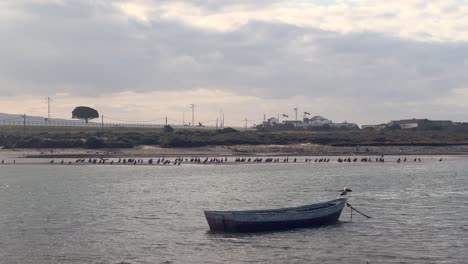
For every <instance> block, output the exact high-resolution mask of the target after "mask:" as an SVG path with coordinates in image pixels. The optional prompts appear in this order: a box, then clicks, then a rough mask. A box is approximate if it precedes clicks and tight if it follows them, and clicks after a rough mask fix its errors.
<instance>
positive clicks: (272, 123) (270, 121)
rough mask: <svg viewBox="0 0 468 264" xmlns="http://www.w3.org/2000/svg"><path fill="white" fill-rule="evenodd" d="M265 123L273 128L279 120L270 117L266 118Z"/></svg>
mask: <svg viewBox="0 0 468 264" xmlns="http://www.w3.org/2000/svg"><path fill="white" fill-rule="evenodd" d="M267 123H268V125H270V126H274V125H276V124H278V123H279V120H278V118H276V117H271V118H268V120H267Z"/></svg>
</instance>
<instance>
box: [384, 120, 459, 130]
mask: <svg viewBox="0 0 468 264" xmlns="http://www.w3.org/2000/svg"><path fill="white" fill-rule="evenodd" d="M395 125H399V126H400V127H401V129H444V128H448V127H451V126H453V125H454V124H453V122H452V121H450V120H429V119H416V118H413V119H403V120H394V121H390V123H388V125H387V126H388V127H391V126H395Z"/></svg>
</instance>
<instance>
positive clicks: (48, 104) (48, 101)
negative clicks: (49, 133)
mask: <svg viewBox="0 0 468 264" xmlns="http://www.w3.org/2000/svg"><path fill="white" fill-rule="evenodd" d="M46 100H47V121H48V122H50V97H49V96H47V97H46Z"/></svg>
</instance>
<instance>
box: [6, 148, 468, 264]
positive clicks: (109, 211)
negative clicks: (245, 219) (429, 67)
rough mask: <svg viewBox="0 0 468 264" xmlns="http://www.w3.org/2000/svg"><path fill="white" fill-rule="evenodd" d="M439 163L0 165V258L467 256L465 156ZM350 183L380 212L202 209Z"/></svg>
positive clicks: (409, 259)
mask: <svg viewBox="0 0 468 264" xmlns="http://www.w3.org/2000/svg"><path fill="white" fill-rule="evenodd" d="M389 159H394V160H395V159H396V158H387V160H389ZM335 160H336V159H335ZM437 160H438V157H437V158H430V157H423V161H422V162H420V163H413V162H411V163H401V164H396V163H390V162H388V163H387V162H386V163H384V164H377V163H370V164H369V163H354V164H340V163H328V164H256V165H223V166H216V165H205V166H200V165H183V166H171V167H148V166H138V167H133V166H115V165H114V166H48V165H24V166H0V263H39V264H40V263H119V262H122V261H124V262H128V263H366V262H369V263H467V262H466V261H467V258H468V158H466V157H445V158H444V161H443V162H438V161H437ZM344 186H349V187H351V188H352V189H353V190H354V192H353V193H352V195H351V198H350V203H351V204H353V205H354V206H355V207H356V208H358V209H360V210H362V211H363V212H365V213H367V214H369V215H371V216H373V218H372V219H365V218H363V217H360V216H358V215H356V214H354V215H353V222H349V214H350V212H349V209H345V210H344V211H343V214H342V216H341V221H342V223H340V224H338V225H335V226H328V227H324V228H315V229H297V230H293V231H286V232H271V233H261V234H212V233H210V232H208V225H207V223H206V221H205V218H204V215H203V210H204V209H254V208H274V207H280V206H281V207H283V206H294V205H302V204H308V203H313V202H319V201H323V200H326V199H331V198H334V197H335V196H336V194H337V192H336V191H337V190H338V189H341V188H342V187H344Z"/></svg>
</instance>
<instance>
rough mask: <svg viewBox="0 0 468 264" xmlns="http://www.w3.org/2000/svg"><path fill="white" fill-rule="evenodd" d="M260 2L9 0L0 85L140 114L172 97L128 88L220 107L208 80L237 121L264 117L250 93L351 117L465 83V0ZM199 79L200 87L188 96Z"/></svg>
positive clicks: (426, 101)
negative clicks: (460, 1) (197, 93)
mask: <svg viewBox="0 0 468 264" xmlns="http://www.w3.org/2000/svg"><path fill="white" fill-rule="evenodd" d="M251 2H252V1H191V2H180V1H179V2H174V1H124V0H120V1H92V2H89V1H67V0H61V1H58V0H55V1H52V0H41V1H32V2H31V1H7V2H2V3H0V7H5V8H0V10H1V11H0V34H1V35H2V36H4V38H3V39H4V41H3V42H2V43H1V44H0V45H1V49H0V57H1V58H2V60H0V92H1V94H2V95H3V96H10V97H11V98H19V97H18V96H20V95H29V96H33V97H38V98H42V97H43V96H45V95H54V94H67V95H69V97H70V98H73V97H74V98H82V99H83V100H84V99H86V100H87V101H86V102H88V104H89V102H95V101H96V102H101V103H102V102H103V100H105V99H106V98H107V99H108V100H112V104H113V105H116V107H114V108H113V109H111V110H109V111H111V112H114V113H116V114H115V115H117V113H118V115H122V116H126V114H125V113H124V112H125V111H127V112H128V113H133V114H134V115H135V116H136V117H140V116H143V115H144V114H143V113H146V115H147V114H149V113H154V112H155V111H161V112H164V111H166V112H167V111H169V112H170V111H172V110H168V109H165V108H164V107H168V108H169V109H172V106H171V105H170V104H169V103H167V102H164V103H161V104H160V105H161V107H158V108H157V109H154V108H151V107H148V105H149V102H147V101H145V102H147V103H145V104H143V101H144V100H143V99H144V98H141V97H139V98H135V97H134V96H133V95H132V94H139V95H143V96H142V97H146V96H149V95H151V94H153V95H155V94H159V93H161V95H164V96H165V98H167V100H174V102H177V104H179V103H180V102H179V100H176V99H177V97H187V98H188V99H187V100H186V101H184V102H183V104H187V103H188V102H189V101H190V102H191V103H192V102H193V103H195V104H200V105H201V104H203V103H206V104H212V105H215V106H214V107H213V109H211V108H210V111H213V113H217V112H218V111H219V110H218V109H219V108H220V107H221V106H220V103H218V104H217V103H216V100H214V101H211V102H210V101H206V100H204V99H205V96H207V95H208V94H209V92H208V91H212V92H213V93H214V94H216V93H219V92H222V93H225V94H228V96H227V97H226V98H228V99H229V98H231V99H230V100H232V105H233V109H234V108H238V109H242V111H237V112H239V113H238V115H239V117H237V119H241V118H244V117H243V116H252V115H254V114H253V111H251V110H250V109H249V104H250V103H251V105H257V106H258V105H262V104H263V105H273V106H275V105H276V104H277V105H281V106H282V107H284V108H285V109H290V108H292V107H294V105H295V104H301V105H302V106H301V107H303V108H308V109H310V108H314V109H312V110H313V111H317V112H321V111H327V112H328V113H330V114H329V115H331V117H333V118H335V119H337V120H340V119H347V120H351V116H348V115H347V114H346V113H343V112H344V111H343V108H345V107H346V108H348V109H353V111H356V113H357V115H363V116H362V117H355V119H357V120H363V122H364V120H375V117H376V116H381V117H382V118H383V117H384V116H385V117H387V116H389V115H388V114H387V113H385V111H394V112H393V113H399V112H401V113H402V114H401V116H402V117H403V116H404V113H407V114H408V115H409V114H412V113H416V112H417V111H416V110H417V108H418V107H421V105H425V106H427V105H430V104H431V102H434V100H435V99H436V98H445V100H452V99H454V97H453V95H455V94H457V93H459V90H457V89H462V88H464V87H468V76H467V75H466V70H467V69H468V59H466V58H468V43H467V42H466V39H468V38H466V36H465V34H466V31H465V29H464V28H463V25H465V26H466V25H468V23H465V22H466V16H462V15H463V14H465V13H466V11H467V9H466V7H465V6H463V5H457V4H456V1H431V2H430V3H424V2H423V1H417V0H411V1H404V2H403V1H396V0H394V1H388V2H385V3H386V4H382V3H383V2H380V1H347V0H346V1H345V0H340V1H338V0H337V1H321V2H320V4H314V3H312V2H310V1H288V2H285V1H255V4H251ZM377 2H379V3H377ZM442 17H443V18H444V19H441V18H442ZM419 19H422V20H419ZM431 19H432V20H434V21H439V22H438V25H434V23H432V22H430V23H429V22H428V21H429V20H431ZM413 22H414V23H413ZM426 22H427V24H425V23H426ZM464 23H465V24H464ZM454 30H455V31H457V32H458V34H454ZM466 30H468V28H467V29H466ZM200 89H202V90H203V91H205V92H204V93H203V94H204V96H203V98H199V97H194V95H193V94H191V91H198V90H200ZM168 93H177V94H178V95H177V96H171V97H168V95H167V94H168ZM117 95H119V96H117ZM59 98H61V97H59ZM148 98H152V99H153V100H154V99H155V96H149V97H148ZM206 98H211V97H206ZM234 98H237V99H236V100H240V99H239V98H243V99H242V100H244V99H245V100H247V99H246V98H255V100H253V101H249V100H247V101H248V102H249V104H244V103H239V102H238V101H235V100H234ZM215 99H217V98H216V97H215ZM41 100H42V99H41ZM115 100H117V102H122V103H120V104H114V102H116V101H115ZM167 100H165V101H167ZM196 100H199V101H200V102H202V103H198V102H196ZM67 102H69V103H70V104H75V103H78V101H77V100H72V99H70V101H67ZM124 102H126V103H124ZM223 102H224V103H223V104H224V105H228V104H229V100H226V101H223ZM319 102H321V103H319ZM140 104H142V105H145V106H142V107H140V106H139V105H140ZM444 104H445V105H446V104H447V101H446V102H444ZM317 105H320V106H321V107H323V110H321V109H315V107H316V106H317ZM395 105H398V107H393V106H395ZM431 105H432V107H436V106H434V105H433V104H431ZM362 106H366V107H367V109H368V110H367V111H366V109H365V108H362ZM401 106H404V107H403V108H402V107H401ZM69 107H70V106H69ZM8 109H9V108H7V107H6V106H2V107H1V108H0V111H5V112H8ZM109 109H110V108H109ZM119 109H120V110H119ZM122 109H123V110H122ZM268 109H270V108H265V110H264V111H265V112H271V110H268ZM272 109H274V107H272ZM415 109H416V110H415ZM434 109H435V108H434ZM456 109H460V110H461V109H462V108H461V107H458V108H456ZM452 110H453V109H452ZM31 111H36V110H33V109H31ZM67 111H68V110H67ZM177 111H179V112H180V110H177ZM346 111H349V110H346ZM370 111H374V112H375V113H373V114H369V112H370ZM415 111H416V112H415ZM21 112H23V111H21ZM63 112H66V111H63ZM233 112H236V111H233ZM428 112H431V111H428ZM433 112H434V111H433ZM137 113H139V114H137ZM174 113H175V112H174ZM243 113H245V114H243ZM377 113H378V115H377ZM273 114H274V113H273ZM340 114H341V116H340ZM256 115H258V113H257V114H256ZM325 115H326V114H325ZM207 116H208V114H207Z"/></svg>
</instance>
